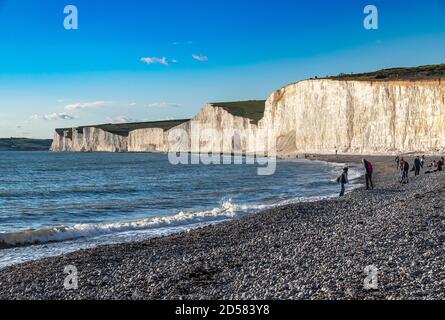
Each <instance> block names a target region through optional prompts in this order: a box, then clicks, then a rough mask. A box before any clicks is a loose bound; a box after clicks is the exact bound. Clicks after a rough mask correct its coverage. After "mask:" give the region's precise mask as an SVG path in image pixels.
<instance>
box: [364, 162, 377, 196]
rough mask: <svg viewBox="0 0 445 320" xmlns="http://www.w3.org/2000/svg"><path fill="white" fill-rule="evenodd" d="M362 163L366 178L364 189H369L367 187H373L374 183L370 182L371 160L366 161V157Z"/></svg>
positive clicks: (372, 170)
mask: <svg viewBox="0 0 445 320" xmlns="http://www.w3.org/2000/svg"><path fill="white" fill-rule="evenodd" d="M363 165H364V167H365V170H366V174H365V178H366V190H369V187H371V189H374V183H373V182H372V173H373V172H374V169H373V167H372V164H371V162H369V161H367V160H366V159H363Z"/></svg>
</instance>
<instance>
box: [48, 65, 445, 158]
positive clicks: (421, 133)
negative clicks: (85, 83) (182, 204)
mask: <svg viewBox="0 0 445 320" xmlns="http://www.w3.org/2000/svg"><path fill="white" fill-rule="evenodd" d="M444 75H445V67H444V66H443V65H440V66H426V67H421V68H410V69H389V70H382V71H379V72H375V73H367V74H361V75H347V76H346V75H341V76H338V77H333V78H326V79H311V80H305V81H300V82H297V83H294V84H290V85H288V86H286V87H284V88H282V89H281V90H278V91H276V92H274V93H273V94H272V95H271V96H270V97H269V99H268V100H267V101H266V102H264V101H245V102H234V103H214V104H208V105H206V106H205V107H204V108H203V109H202V110H201V112H199V113H198V114H197V115H196V117H195V118H194V119H192V120H191V121H185V120H183V121H181V122H180V123H173V124H171V125H170V126H168V127H165V126H159V125H156V124H155V125H148V127H146V128H145V127H144V126H143V125H142V126H141V127H139V128H134V129H129V130H128V132H127V134H122V133H119V132H113V130H110V129H109V128H106V127H100V126H99V127H85V128H80V129H69V130H58V131H57V132H56V134H55V138H54V143H53V146H52V148H51V150H53V151H110V152H123V151H131V152H167V151H171V150H174V151H176V150H183V151H192V152H195V151H206V150H208V151H211V150H213V151H217V150H220V151H221V152H223V153H233V150H234V149H236V150H240V149H241V150H242V151H243V152H246V153H248V152H249V151H256V150H257V149H261V148H263V147H262V146H260V145H259V144H258V143H253V144H252V143H251V142H252V141H251V140H252V139H253V140H256V141H257V142H258V141H259V140H261V139H262V140H267V139H268V138H270V137H272V138H273V139H274V141H276V147H277V151H278V155H280V156H288V155H296V154H304V153H315V154H317V153H318V154H332V153H335V152H337V151H338V152H339V153H349V154H395V153H409V152H417V153H437V152H445V82H444V81H445V80H444V79H442V77H443V76H444ZM416 77H417V78H418V79H416ZM196 122H198V123H200V126H199V130H193V124H194V123H196ZM177 129H183V131H185V132H187V133H188V135H189V136H190V137H196V136H198V138H199V143H198V144H193V143H191V142H190V141H179V142H178V141H175V140H174V139H172V133H173V132H175V131H177ZM208 129H213V131H212V136H211V137H208V136H207V137H206V136H205V135H206V131H207V130H208ZM260 133H261V134H260ZM264 133H266V135H264ZM237 134H238V135H240V136H242V137H243V138H242V139H234V138H233V137H234V136H236V135H237ZM249 139H250V140H249ZM252 146H253V147H252Z"/></svg>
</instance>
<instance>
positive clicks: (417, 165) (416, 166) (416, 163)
mask: <svg viewBox="0 0 445 320" xmlns="http://www.w3.org/2000/svg"><path fill="white" fill-rule="evenodd" d="M421 167H422V164H421V162H420V157H416V159H414V175H415V176H418V175H419V174H420V168H421Z"/></svg>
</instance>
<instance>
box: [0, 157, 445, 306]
mask: <svg viewBox="0 0 445 320" xmlns="http://www.w3.org/2000/svg"><path fill="white" fill-rule="evenodd" d="M316 158H317V159H316V160H322V161H327V160H329V161H330V162H339V163H349V162H354V163H355V162H357V160H360V159H361V156H357V157H355V156H353V157H347V156H346V157H345V156H340V155H339V156H338V157H337V156H335V155H334V156H317V157H316ZM311 159H312V158H311ZM392 159H393V157H372V156H370V157H369V160H370V161H372V162H373V163H374V164H375V168H376V179H375V180H376V181H375V182H376V185H377V188H376V190H374V191H370V192H366V191H364V190H362V189H357V190H355V191H353V192H351V193H350V194H348V195H347V196H346V197H344V198H343V199H330V200H322V201H317V202H309V203H300V204H295V205H286V206H281V207H276V208H272V209H269V210H266V211H263V212H260V213H258V214H255V215H253V216H249V217H245V218H242V219H240V220H235V221H230V222H224V223H221V224H216V225H211V226H207V227H204V228H201V229H195V230H191V231H189V232H184V233H180V234H174V235H170V236H166V237H162V238H154V239H150V240H147V241H143V242H139V243H130V244H121V245H110V246H104V247H97V248H94V249H87V250H82V251H78V252H74V253H71V254H67V255H62V256H58V257H54V258H47V259H44V260H40V261H34V262H30V263H25V264H22V265H17V266H12V267H7V268H5V269H2V270H0V299H179V298H181V299H225V298H231V299H367V298H370V299H402V298H417V299H419V298H420V299H426V298H444V296H445V293H444V292H443V290H442V287H443V284H444V280H443V274H442V271H441V270H442V267H443V265H444V262H445V258H444V257H445V255H444V254H443V253H444V248H443V242H445V238H443V232H444V227H443V226H441V225H440V222H441V221H443V219H444V217H445V215H444V214H443V213H442V211H443V206H442V205H443V204H445V199H444V197H443V196H442V195H441V194H440V193H437V192H434V191H435V190H437V189H439V188H443V187H444V186H445V183H444V182H442V180H443V174H434V175H422V176H420V177H417V178H416V179H412V183H411V184H409V185H407V186H400V185H398V184H397V183H395V176H396V174H397V175H398V173H396V170H395V165H393V162H392ZM335 160H338V161H335ZM391 172H393V174H391ZM67 265H74V266H76V268H77V269H78V272H79V288H78V290H75V291H67V290H65V289H64V287H63V281H64V279H65V277H66V274H64V273H63V271H64V268H65V266H67ZM369 265H375V266H377V267H378V268H379V285H380V289H379V290H375V291H366V290H364V289H363V280H364V278H365V275H364V268H365V267H366V266H369Z"/></svg>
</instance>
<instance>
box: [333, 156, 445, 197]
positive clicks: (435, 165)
mask: <svg viewBox="0 0 445 320" xmlns="http://www.w3.org/2000/svg"><path fill="white" fill-rule="evenodd" d="M362 162H363V166H364V169H365V179H366V190H369V189H374V183H373V181H372V174H373V171H374V169H373V167H372V164H371V162H369V161H368V160H366V159H363V161H362ZM395 163H396V168H397V170H400V172H401V177H400V183H401V184H406V183H409V172H410V171H411V172H414V175H415V176H418V175H420V171H421V170H422V169H424V168H428V170H427V171H425V173H426V174H428V173H434V172H439V171H443V170H444V166H445V158H443V157H442V158H440V159H439V160H437V161H436V160H433V161H432V162H431V163H430V164H429V165H428V166H426V165H425V163H426V159H425V156H417V157H416V158H415V159H414V162H413V165H412V167H411V165H410V163H409V162H408V160H405V159H404V158H403V157H399V156H397V157H396V159H395ZM348 171H349V168H348V167H345V168H343V173H342V174H341V176H340V177H338V178H337V182H338V183H340V185H341V190H340V197H343V196H344V195H345V189H346V184H348V183H349V180H348Z"/></svg>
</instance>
